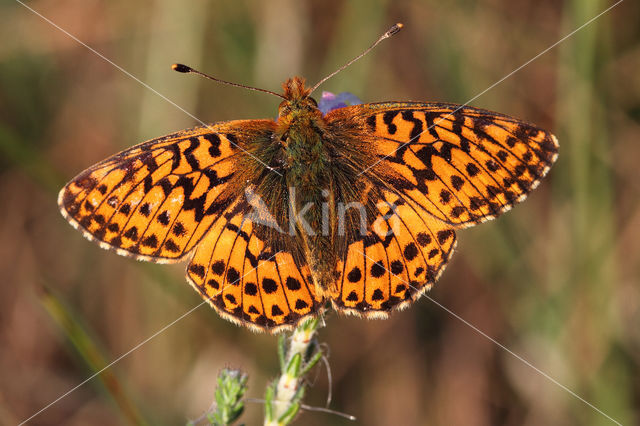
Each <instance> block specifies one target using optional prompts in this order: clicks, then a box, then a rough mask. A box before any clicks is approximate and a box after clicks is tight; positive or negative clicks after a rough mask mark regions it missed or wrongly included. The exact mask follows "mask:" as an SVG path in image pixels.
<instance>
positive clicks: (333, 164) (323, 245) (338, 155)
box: [58, 25, 558, 331]
mask: <svg viewBox="0 0 640 426" xmlns="http://www.w3.org/2000/svg"><path fill="white" fill-rule="evenodd" d="M400 27H401V26H400V25H396V26H394V27H392V29H391V30H389V31H388V32H387V33H385V35H383V37H381V38H380V39H379V40H378V41H377V42H376V43H375V44H374V45H373V46H375V45H376V44H377V43H379V42H380V41H381V40H382V39H384V38H386V37H388V36H389V35H392V34H394V33H395V32H397V31H398V30H399V29H400ZM373 46H372V47H373ZM365 53H366V52H365ZM361 56H362V55H361ZM359 57H360V56H359ZM359 57H358V58H359ZM358 58H356V59H358ZM352 62H353V61H352ZM347 65H348V64H347ZM174 69H177V70H178V71H181V72H195V73H198V72H197V71H195V70H192V69H190V68H188V67H186V66H183V65H176V66H174ZM332 75H333V74H332ZM323 81H325V80H324V79H323V80H322V81H321V82H320V83H322V82H323ZM320 83H318V84H317V85H316V86H314V88H313V89H315V87H317V86H318V85H319V84H320ZM283 88H284V93H283V94H281V95H280V94H276V95H277V96H280V97H282V98H283V99H284V101H283V102H282V103H281V104H280V107H279V113H278V119H277V121H273V120H238V121H230V122H223V123H216V124H213V125H211V126H203V127H196V128H194V129H190V130H184V131H180V132H177V133H174V134H171V135H168V136H164V137H161V138H158V139H153V140H151V141H148V142H145V143H142V144H140V145H137V146H134V147H132V148H130V149H127V150H125V151H123V152H121V153H119V154H116V155H114V156H113V157H111V158H108V159H106V160H104V161H102V162H100V163H98V164H96V165H95V166H92V167H90V168H89V169H87V170H85V171H84V172H82V173H81V174H80V175H78V176H77V177H76V178H74V179H73V180H72V181H71V182H70V183H68V184H67V185H66V186H65V187H64V188H63V189H62V191H61V192H60V195H59V200H58V202H59V205H60V209H61V211H62V214H63V215H64V216H65V218H66V219H67V220H68V221H69V222H70V223H71V224H72V225H73V226H74V227H75V228H77V229H80V230H81V231H82V232H83V234H84V235H85V237H87V238H89V239H91V240H95V241H97V242H98V243H99V244H100V246H101V247H103V248H108V249H114V250H116V251H117V252H118V253H119V254H122V255H127V256H132V257H135V258H137V259H141V260H148V261H153V262H158V263H170V262H178V261H182V260H185V259H189V265H188V267H187V279H188V281H189V283H190V284H191V285H192V286H193V287H194V288H195V289H196V290H197V291H198V292H200V294H201V295H202V297H203V298H205V299H206V300H207V301H208V302H209V303H210V304H211V305H212V306H213V307H214V308H215V309H216V310H217V311H218V312H219V313H220V315H221V316H223V317H224V318H227V319H230V320H232V321H234V322H236V323H240V324H243V325H247V326H249V327H252V328H254V329H259V330H264V329H267V330H270V331H277V330H281V329H284V328H291V327H293V326H295V325H296V324H297V323H299V322H300V321H301V320H303V319H306V318H308V317H310V316H314V315H318V314H320V313H321V312H322V311H323V310H324V309H325V307H326V305H327V302H328V301H331V304H332V305H333V307H334V309H336V310H337V311H339V312H343V313H348V314H355V315H360V316H362V315H364V316H367V317H386V316H387V315H388V314H389V313H390V312H391V311H393V310H396V309H401V308H403V307H406V306H408V305H409V304H410V303H411V302H413V301H415V300H416V299H417V298H418V297H420V295H421V294H422V293H423V292H424V291H426V290H428V289H429V288H430V287H431V286H432V285H433V284H434V282H435V281H436V280H437V278H438V277H439V276H440V274H441V273H442V271H443V269H444V266H445V265H446V263H447V261H448V260H449V258H450V257H451V254H452V252H453V249H454V246H455V241H456V234H455V231H454V230H455V229H458V228H464V227H468V226H472V225H475V224H478V223H480V222H483V221H486V220H489V219H492V218H495V217H496V216H498V215H499V214H501V213H503V212H505V211H507V210H509V209H510V208H511V207H512V206H513V205H514V204H515V203H518V202H520V201H522V200H523V199H524V198H525V197H526V195H527V194H528V193H529V192H530V191H531V190H532V189H533V188H535V187H536V186H537V185H538V182H539V181H540V179H541V178H542V177H543V176H544V175H545V174H546V173H547V171H548V170H549V168H550V166H551V164H553V162H554V161H555V159H556V157H557V150H558V142H557V139H556V138H555V136H553V135H552V134H551V133H549V132H547V131H545V130H542V129H540V128H537V127H535V126H533V125H531V124H528V123H525V122H523V121H520V120H517V119H514V118H510V117H507V116H505V115H502V114H498V113H494V112H489V111H485V110H481V109H477V108H472V107H468V106H459V105H452V104H442V103H418V102H383V103H372V104H362V105H352V106H347V107H344V108H340V109H335V110H333V111H331V112H329V113H327V114H326V115H323V113H322V112H321V111H320V110H319V109H318V107H317V103H316V101H315V100H314V99H313V98H311V97H310V93H311V91H312V90H313V89H308V88H306V87H305V86H304V81H303V80H302V79H300V78H297V77H296V78H293V79H289V80H287V81H286V82H285V83H284V85H283ZM257 90H261V89H257ZM270 93H273V92H270Z"/></svg>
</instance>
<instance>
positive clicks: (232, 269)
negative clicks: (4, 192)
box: [59, 120, 322, 331]
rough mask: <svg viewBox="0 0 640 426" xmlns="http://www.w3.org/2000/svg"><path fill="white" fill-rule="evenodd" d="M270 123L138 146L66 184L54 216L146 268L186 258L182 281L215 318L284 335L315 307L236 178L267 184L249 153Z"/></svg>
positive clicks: (284, 248) (301, 267) (204, 130)
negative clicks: (251, 171) (253, 170)
mask: <svg viewBox="0 0 640 426" xmlns="http://www.w3.org/2000/svg"><path fill="white" fill-rule="evenodd" d="M274 126H275V123H274V122H273V121H270V120H249V121H232V122H227V123H219V124H215V125H212V126H206V127H197V128H194V129H190V130H185V131H182V132H178V133H175V134H172V135H168V136H165V137H162V138H159V139H154V140H151V141H148V142H145V143H142V144H140V145H137V146H135V147H132V148H130V149H128V150H125V151H123V152H121V153H119V154H116V155H114V156H113V157H111V158H108V159H106V160H105V161H102V162H101V163H99V164H96V165H95V166H93V167H91V168H89V169H88V170H86V171H84V172H82V173H81V174H80V175H78V176H77V177H76V178H74V179H73V180H72V181H71V182H69V183H68V184H67V185H66V186H65V187H64V188H63V189H62V191H61V192H60V195H59V205H60V210H61V211H62V214H63V215H64V217H65V218H67V220H68V221H69V222H70V223H71V224H72V225H73V226H74V227H76V228H78V229H80V230H81V231H82V232H83V234H84V235H85V236H86V237H87V238H89V239H91V240H96V241H98V242H99V243H100V245H101V247H103V248H108V249H114V250H116V251H117V252H118V253H120V254H123V255H128V256H133V257H136V258H138V259H142V260H149V261H154V262H175V261H179V260H181V259H183V258H184V257H185V256H188V255H191V261H190V263H189V265H188V267H187V280H188V281H189V283H190V284H191V285H192V286H193V287H194V288H195V289H196V290H197V291H198V292H199V293H200V294H201V295H202V297H203V298H204V299H205V300H207V301H208V302H209V303H210V304H211V305H212V306H213V307H214V308H215V309H216V310H217V311H218V312H219V313H220V315H221V316H223V317H224V318H227V319H230V320H232V321H234V322H238V323H242V324H245V325H248V326H250V327H253V328H255V329H260V330H263V329H268V330H270V331H276V330H279V329H283V328H290V327H292V326H293V325H295V324H296V323H297V322H299V321H300V320H302V319H304V318H306V317H307V316H309V315H314V314H317V311H318V310H319V309H320V305H321V302H322V301H321V300H317V299H316V296H315V292H314V288H313V285H311V284H310V279H309V268H308V267H307V266H306V265H305V264H304V262H301V260H300V256H297V260H294V255H293V254H292V253H291V252H290V251H288V250H291V249H292V248H293V244H291V243H290V239H286V238H287V237H286V236H283V237H281V238H280V239H279V240H278V241H279V244H276V245H277V246H278V247H277V248H274V245H273V244H271V242H270V241H269V238H267V237H266V236H268V235H271V234H270V233H269V232H265V229H264V226H262V225H256V224H255V223H254V221H253V220H252V218H255V217H252V216H251V213H252V212H255V208H253V207H252V206H251V205H249V203H248V201H247V198H246V197H245V195H246V193H245V189H246V188H245V187H244V186H245V183H246V178H245V175H243V174H242V173H243V171H244V172H246V171H247V169H249V168H251V167H255V168H256V170H260V172H259V173H254V174H252V176H263V175H266V176H267V180H268V179H271V180H273V179H276V177H277V176H278V175H277V174H272V173H271V172H270V171H268V170H267V169H264V166H263V165H261V164H258V162H256V161H253V160H252V158H255V157H252V154H251V152H250V151H255V149H256V147H265V146H269V145H270V144H269V143H268V142H269V141H270V140H271V137H272V135H273V131H274ZM245 151H246V152H245ZM254 163H255V164H254ZM262 180H264V179H262ZM263 183H264V182H263ZM280 240H283V241H284V242H283V241H280Z"/></svg>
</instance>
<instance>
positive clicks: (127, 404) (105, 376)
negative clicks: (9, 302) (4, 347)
mask: <svg viewBox="0 0 640 426" xmlns="http://www.w3.org/2000/svg"><path fill="white" fill-rule="evenodd" d="M42 290H43V291H42V293H41V295H40V302H41V303H42V306H43V307H44V308H45V310H46V311H47V313H48V314H49V315H50V316H51V319H53V321H54V322H55V324H56V326H58V327H59V328H60V331H61V332H62V334H63V335H64V337H66V338H67V339H68V341H69V342H70V343H71V344H72V345H73V347H74V349H75V350H76V351H77V353H78V354H79V355H80V357H82V359H83V360H84V361H85V362H86V363H87V365H88V366H89V368H90V370H91V371H93V372H94V373H96V372H98V371H100V370H101V369H102V368H104V367H105V366H106V365H107V360H106V359H105V357H104V356H103V354H102V353H101V351H100V349H99V348H98V345H97V344H96V343H95V342H94V341H93V339H92V338H91V337H90V335H89V333H88V332H87V331H86V330H85V327H83V325H82V323H81V321H80V320H79V318H78V316H77V315H75V314H73V313H72V312H71V311H70V310H69V309H68V308H67V307H66V306H65V305H64V304H63V303H62V301H61V300H60V299H59V298H58V297H57V296H56V295H55V294H53V293H52V292H51V291H50V290H49V289H47V288H43V289H42ZM98 377H99V379H100V383H101V384H102V386H104V389H105V390H106V391H107V393H108V394H109V396H110V397H111V398H112V399H113V401H114V402H115V403H116V404H117V405H118V408H120V411H121V413H122V415H123V416H124V417H125V418H126V419H127V420H128V421H129V423H131V424H136V425H144V424H146V423H145V422H144V420H143V419H142V416H141V415H140V413H139V412H138V410H137V408H136V406H135V405H134V404H133V403H132V402H131V398H130V397H129V396H128V395H127V394H126V392H125V390H124V388H123V387H122V385H121V384H120V382H119V381H118V379H117V377H116V376H115V375H114V374H113V372H112V370H110V369H109V370H105V371H103V372H102V373H100V374H99V376H98Z"/></svg>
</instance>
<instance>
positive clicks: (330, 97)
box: [318, 92, 362, 114]
mask: <svg viewBox="0 0 640 426" xmlns="http://www.w3.org/2000/svg"><path fill="white" fill-rule="evenodd" d="M361 103H362V101H361V100H360V99H358V97H357V96H356V95H354V94H353V93H349V92H342V93H339V94H337V95H335V94H333V93H331V92H322V97H321V98H320V102H318V109H319V110H320V111H321V112H322V114H327V113H329V111H333V110H334V109H338V108H344V107H346V106H351V105H359V104H361Z"/></svg>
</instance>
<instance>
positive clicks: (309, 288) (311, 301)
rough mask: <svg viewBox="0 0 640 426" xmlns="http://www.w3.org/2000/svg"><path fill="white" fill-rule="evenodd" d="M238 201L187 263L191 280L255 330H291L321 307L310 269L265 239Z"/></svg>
mask: <svg viewBox="0 0 640 426" xmlns="http://www.w3.org/2000/svg"><path fill="white" fill-rule="evenodd" d="M244 202H245V201H244V200H238V201H237V202H236V203H235V204H234V205H232V206H230V207H229V208H228V209H227V210H226V211H225V212H224V213H223V214H222V215H220V216H219V218H218V219H217V220H216V221H215V223H214V225H213V227H212V230H211V232H209V233H208V234H207V236H206V237H205V238H204V239H203V240H202V242H201V243H200V244H199V245H198V247H197V248H196V250H195V252H194V254H193V257H192V259H191V261H190V263H189V266H188V267H187V278H188V281H189V283H190V284H191V285H192V286H193V287H194V288H195V289H196V290H197V291H198V292H200V294H201V295H202V297H203V298H204V299H205V300H207V302H209V304H211V306H213V307H214V308H215V309H216V311H218V313H219V314H220V315H221V316H222V317H224V318H227V319H229V320H231V321H233V322H236V323H240V324H244V325H248V326H250V327H251V328H253V329H256V330H268V331H271V332H277V331H280V330H282V329H290V328H292V327H293V326H295V325H296V324H297V323H299V322H300V321H302V320H304V319H305V318H306V317H308V316H310V315H316V314H317V313H318V311H319V310H321V309H322V306H321V305H322V299H321V298H320V297H316V294H315V288H314V286H313V283H312V282H311V279H310V272H309V267H308V266H306V265H301V262H300V261H296V260H294V256H293V255H292V253H291V252H289V251H286V250H278V249H275V248H274V247H273V245H272V244H271V242H270V241H265V235H266V234H265V233H264V232H263V231H264V230H263V229H260V228H261V225H259V224H256V223H254V222H253V221H252V218H251V216H250V214H247V213H246V212H247V211H248V210H249V209H248V208H247V206H243V205H242V204H243V203H244Z"/></svg>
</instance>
